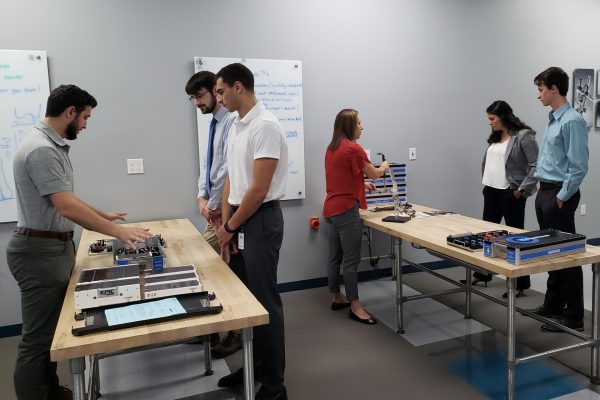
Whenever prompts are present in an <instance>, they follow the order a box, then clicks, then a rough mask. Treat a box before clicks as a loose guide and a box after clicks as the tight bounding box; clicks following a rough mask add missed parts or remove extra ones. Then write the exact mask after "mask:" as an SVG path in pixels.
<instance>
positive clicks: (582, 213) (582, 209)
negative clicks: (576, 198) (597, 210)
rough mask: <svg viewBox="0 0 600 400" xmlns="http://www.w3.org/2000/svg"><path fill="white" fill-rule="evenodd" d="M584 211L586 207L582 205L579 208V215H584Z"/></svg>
mask: <svg viewBox="0 0 600 400" xmlns="http://www.w3.org/2000/svg"><path fill="white" fill-rule="evenodd" d="M586 211H587V207H586V206H585V204H582V205H581V206H580V209H579V212H580V213H581V215H585V212H586Z"/></svg>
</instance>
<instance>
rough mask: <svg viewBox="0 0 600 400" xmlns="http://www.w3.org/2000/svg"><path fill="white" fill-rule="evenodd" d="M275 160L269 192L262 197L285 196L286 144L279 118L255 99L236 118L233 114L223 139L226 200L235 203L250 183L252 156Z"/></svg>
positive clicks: (279, 197) (268, 198) (266, 200)
mask: <svg viewBox="0 0 600 400" xmlns="http://www.w3.org/2000/svg"><path fill="white" fill-rule="evenodd" d="M259 158H274V159H277V160H279V162H278V163H277V168H276V169H275V174H274V175H273V179H272V180H271V186H270V187H269V192H268V193H267V196H266V197H265V199H264V200H263V202H265V203H266V202H268V201H271V200H279V199H281V198H283V197H284V196H285V191H286V183H287V170H288V148H287V142H286V139H285V136H284V134H283V129H282V128H281V125H280V124H279V120H278V119H277V117H276V116H275V115H273V113H271V112H270V111H268V110H267V109H266V108H265V106H264V105H263V104H262V103H261V102H258V103H256V105H255V106H254V107H252V109H251V110H250V111H249V112H248V113H247V114H246V115H245V116H244V118H240V117H239V115H238V116H237V117H236V119H235V121H234V122H233V125H232V127H231V130H230V131H229V138H228V140H227V169H228V170H229V171H228V172H229V199H228V201H229V204H231V205H233V206H239V205H240V203H241V202H242V198H243V197H244V194H245V193H246V192H247V191H248V187H249V186H250V183H252V170H253V166H254V160H256V159H259Z"/></svg>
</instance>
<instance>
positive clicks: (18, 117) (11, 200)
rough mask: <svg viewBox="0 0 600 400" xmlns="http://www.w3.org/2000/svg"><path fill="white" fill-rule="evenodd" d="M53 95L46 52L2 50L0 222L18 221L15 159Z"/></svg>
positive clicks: (0, 63) (0, 89) (0, 57)
mask: <svg viewBox="0 0 600 400" xmlns="http://www.w3.org/2000/svg"><path fill="white" fill-rule="evenodd" d="M49 95H50V82H49V80H48V60H47V57H46V52H45V51H29V50H0V222H9V221H16V220H17V202H16V199H15V184H14V179H13V166H12V164H13V158H14V155H15V152H16V151H17V149H18V147H19V144H20V143H21V142H22V141H23V138H24V137H25V136H26V135H27V134H28V133H29V132H30V131H31V129H32V128H33V126H34V125H35V124H36V123H37V122H38V121H39V120H40V118H42V117H43V116H44V114H45V112H46V102H47V100H48V96H49Z"/></svg>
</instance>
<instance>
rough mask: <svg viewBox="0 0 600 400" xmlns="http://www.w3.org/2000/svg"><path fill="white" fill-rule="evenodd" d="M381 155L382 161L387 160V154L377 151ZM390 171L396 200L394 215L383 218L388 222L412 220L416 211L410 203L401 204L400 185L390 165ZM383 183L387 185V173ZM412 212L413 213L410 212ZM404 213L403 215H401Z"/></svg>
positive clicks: (393, 196) (393, 197)
mask: <svg viewBox="0 0 600 400" xmlns="http://www.w3.org/2000/svg"><path fill="white" fill-rule="evenodd" d="M377 154H379V155H380V156H381V161H382V162H383V161H385V155H384V154H383V153H377ZM388 172H389V173H390V179H391V180H392V190H391V192H392V200H393V201H394V215H389V216H387V217H385V218H384V219H383V220H384V221H386V222H406V221H408V220H410V218H411V217H412V216H413V215H414V211H413V210H412V208H411V206H410V204H401V203H400V195H399V193H398V185H397V184H396V178H395V177H394V171H393V169H392V168H391V167H390V168H388ZM383 185H384V186H385V175H384V178H383ZM409 210H410V211H413V212H412V215H411V213H410V212H409ZM400 213H402V214H403V215H400Z"/></svg>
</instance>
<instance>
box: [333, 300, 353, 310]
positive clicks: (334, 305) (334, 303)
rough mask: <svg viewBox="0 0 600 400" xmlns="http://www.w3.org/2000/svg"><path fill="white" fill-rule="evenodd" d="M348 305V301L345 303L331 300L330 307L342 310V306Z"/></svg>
mask: <svg viewBox="0 0 600 400" xmlns="http://www.w3.org/2000/svg"><path fill="white" fill-rule="evenodd" d="M347 307H350V302H347V303H336V302H335V301H333V302H331V309H332V310H333V311H338V310H343V309H344V308H347Z"/></svg>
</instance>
